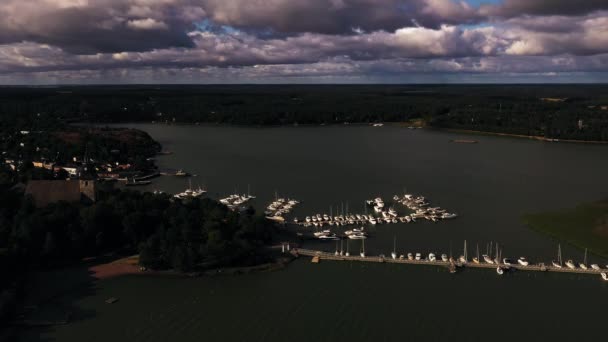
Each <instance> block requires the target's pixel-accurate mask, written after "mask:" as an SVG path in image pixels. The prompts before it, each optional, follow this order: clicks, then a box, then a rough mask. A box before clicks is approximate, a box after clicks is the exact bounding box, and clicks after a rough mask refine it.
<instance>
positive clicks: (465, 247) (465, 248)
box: [464, 240, 469, 261]
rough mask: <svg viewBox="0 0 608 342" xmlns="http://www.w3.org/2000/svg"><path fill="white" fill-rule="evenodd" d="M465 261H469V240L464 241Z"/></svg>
mask: <svg viewBox="0 0 608 342" xmlns="http://www.w3.org/2000/svg"><path fill="white" fill-rule="evenodd" d="M464 260H465V261H466V260H469V258H468V257H467V240H464Z"/></svg>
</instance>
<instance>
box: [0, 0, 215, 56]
mask: <svg viewBox="0 0 608 342" xmlns="http://www.w3.org/2000/svg"><path fill="white" fill-rule="evenodd" d="M195 2H196V1H195V0H159V1H151V0H126V1H119V0H35V1H22V0H3V1H2V3H0V44H9V43H18V42H22V41H31V42H36V43H41V44H49V45H53V46H58V47H61V48H62V49H64V50H66V51H69V52H71V53H75V54H92V53H97V52H121V51H148V50H151V49H155V48H167V47H193V43H192V41H191V39H190V38H189V37H188V35H187V32H188V31H189V30H191V29H193V28H194V25H193V21H194V20H197V19H200V17H202V16H203V15H204V11H203V10H202V8H200V7H195V6H192V4H193V3H195Z"/></svg>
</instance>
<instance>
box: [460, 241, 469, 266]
mask: <svg viewBox="0 0 608 342" xmlns="http://www.w3.org/2000/svg"><path fill="white" fill-rule="evenodd" d="M459 260H460V262H461V263H463V264H466V263H467V261H468V256H467V240H464V255H461V256H460V258H459Z"/></svg>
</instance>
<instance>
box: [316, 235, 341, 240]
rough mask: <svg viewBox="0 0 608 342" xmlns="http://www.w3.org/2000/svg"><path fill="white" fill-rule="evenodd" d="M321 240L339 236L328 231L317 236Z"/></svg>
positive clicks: (334, 238) (333, 238)
mask: <svg viewBox="0 0 608 342" xmlns="http://www.w3.org/2000/svg"><path fill="white" fill-rule="evenodd" d="M317 238H318V239H320V240H337V239H338V237H337V236H336V234H334V233H328V234H324V235H321V236H318V237H317Z"/></svg>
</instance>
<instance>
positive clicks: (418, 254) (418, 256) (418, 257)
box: [416, 253, 422, 261]
mask: <svg viewBox="0 0 608 342" xmlns="http://www.w3.org/2000/svg"><path fill="white" fill-rule="evenodd" d="M420 259H422V254H420V253H416V260H417V261H420Z"/></svg>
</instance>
